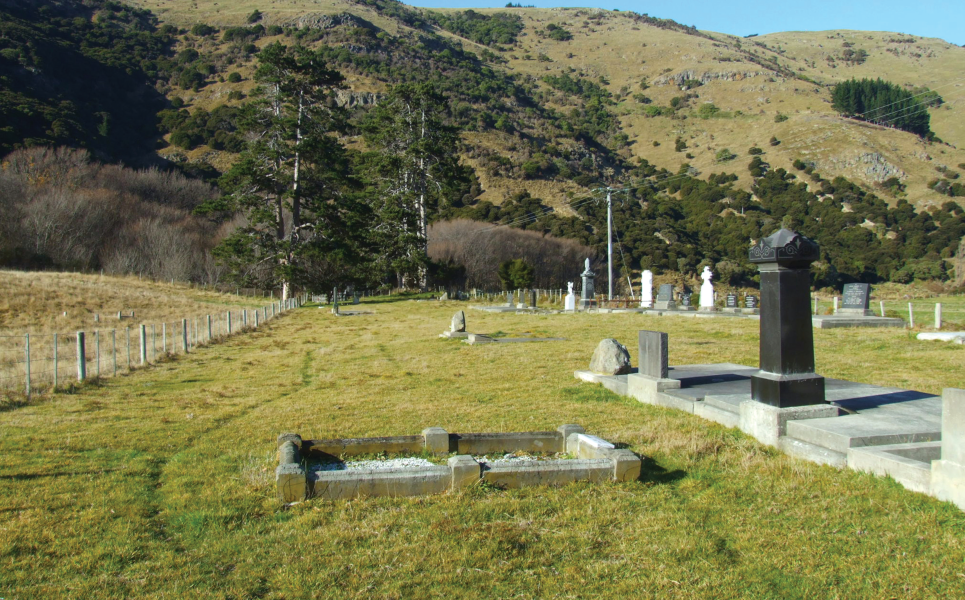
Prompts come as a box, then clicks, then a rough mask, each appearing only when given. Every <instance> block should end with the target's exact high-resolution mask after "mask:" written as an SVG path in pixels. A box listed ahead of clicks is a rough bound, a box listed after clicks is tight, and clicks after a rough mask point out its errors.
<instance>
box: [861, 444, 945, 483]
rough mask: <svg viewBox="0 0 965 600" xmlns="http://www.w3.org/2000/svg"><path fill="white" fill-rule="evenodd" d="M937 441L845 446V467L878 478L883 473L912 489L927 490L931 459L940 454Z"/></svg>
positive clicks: (930, 475)
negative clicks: (846, 465)
mask: <svg viewBox="0 0 965 600" xmlns="http://www.w3.org/2000/svg"><path fill="white" fill-rule="evenodd" d="M941 451H942V444H941V442H920V443H908V444H889V445H885V446H858V447H855V448H849V449H848V466H849V467H851V468H852V469H854V470H855V471H866V472H868V473H873V474H874V475H878V476H879V477H884V476H885V475H889V476H891V478H892V479H894V480H895V481H897V482H898V483H900V484H901V485H903V486H905V487H906V488H908V489H909V490H911V491H913V492H922V493H924V494H928V493H929V492H930V490H931V479H932V473H931V472H932V464H933V462H932V461H933V460H935V459H937V458H939V457H940V456H941Z"/></svg>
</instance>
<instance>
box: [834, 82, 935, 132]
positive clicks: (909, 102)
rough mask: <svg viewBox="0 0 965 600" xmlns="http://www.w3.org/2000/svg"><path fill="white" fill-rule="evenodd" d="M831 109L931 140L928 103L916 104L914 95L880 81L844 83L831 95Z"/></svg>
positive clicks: (916, 100)
mask: <svg viewBox="0 0 965 600" xmlns="http://www.w3.org/2000/svg"><path fill="white" fill-rule="evenodd" d="M831 101H832V106H833V107H834V109H835V110H836V111H838V112H839V113H841V114H842V115H844V116H846V117H851V118H855V119H861V120H863V121H869V122H872V123H878V124H881V125H887V126H890V127H895V128H896V129H901V130H903V131H908V132H910V133H914V134H916V135H918V136H921V137H925V138H930V137H931V136H933V135H934V134H933V133H932V131H931V129H930V127H929V121H930V116H929V114H928V110H927V105H928V103H931V102H934V99H933V98H932V99H930V100H927V101H926V104H922V103H921V102H919V100H918V99H917V98H915V96H914V94H912V93H911V92H909V91H907V90H905V89H903V88H901V87H900V86H898V85H895V84H893V83H890V82H887V81H882V80H881V79H862V80H860V81H858V80H856V79H852V80H850V81H843V82H841V83H839V84H837V85H836V86H834V90H833V91H832V93H831Z"/></svg>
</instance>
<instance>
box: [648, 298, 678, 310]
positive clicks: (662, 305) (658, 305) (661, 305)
mask: <svg viewBox="0 0 965 600" xmlns="http://www.w3.org/2000/svg"><path fill="white" fill-rule="evenodd" d="M653 307H654V309H656V310H677V303H676V302H674V301H673V300H657V301H656V302H655V303H654V305H653Z"/></svg>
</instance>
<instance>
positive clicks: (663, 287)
mask: <svg viewBox="0 0 965 600" xmlns="http://www.w3.org/2000/svg"><path fill="white" fill-rule="evenodd" d="M654 308H657V309H659V310H676V309H677V303H676V302H675V301H674V297H673V284H670V283H662V284H660V288H659V289H658V290H657V302H656V303H655V304H654Z"/></svg>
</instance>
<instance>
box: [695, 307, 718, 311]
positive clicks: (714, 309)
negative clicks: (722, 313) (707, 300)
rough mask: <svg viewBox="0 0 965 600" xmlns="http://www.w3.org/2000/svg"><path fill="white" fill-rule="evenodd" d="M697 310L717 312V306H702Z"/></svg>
mask: <svg viewBox="0 0 965 600" xmlns="http://www.w3.org/2000/svg"><path fill="white" fill-rule="evenodd" d="M697 310H699V311H700V312H717V307H716V306H701V307H700V308H698V309H697Z"/></svg>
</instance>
